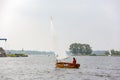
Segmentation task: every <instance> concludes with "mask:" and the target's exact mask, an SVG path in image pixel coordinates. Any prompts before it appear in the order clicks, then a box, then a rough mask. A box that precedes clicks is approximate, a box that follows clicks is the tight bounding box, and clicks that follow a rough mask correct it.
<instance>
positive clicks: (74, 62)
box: [72, 57, 76, 65]
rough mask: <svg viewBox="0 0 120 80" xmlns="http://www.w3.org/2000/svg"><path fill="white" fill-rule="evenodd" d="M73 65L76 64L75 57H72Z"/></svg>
mask: <svg viewBox="0 0 120 80" xmlns="http://www.w3.org/2000/svg"><path fill="white" fill-rule="evenodd" d="M72 64H73V65H76V59H75V57H73V62H72Z"/></svg>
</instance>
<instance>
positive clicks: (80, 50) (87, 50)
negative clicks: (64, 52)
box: [69, 43, 92, 55]
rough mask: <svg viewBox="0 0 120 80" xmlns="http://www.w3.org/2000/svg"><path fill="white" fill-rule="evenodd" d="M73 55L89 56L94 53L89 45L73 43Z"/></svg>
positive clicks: (71, 50)
mask: <svg viewBox="0 0 120 80" xmlns="http://www.w3.org/2000/svg"><path fill="white" fill-rule="evenodd" d="M69 50H70V52H71V53H72V54H75V55H77V54H82V55H83V54H85V55H89V54H91V53H92V49H91V47H90V45H89V44H81V43H72V44H71V45H70V48H69Z"/></svg>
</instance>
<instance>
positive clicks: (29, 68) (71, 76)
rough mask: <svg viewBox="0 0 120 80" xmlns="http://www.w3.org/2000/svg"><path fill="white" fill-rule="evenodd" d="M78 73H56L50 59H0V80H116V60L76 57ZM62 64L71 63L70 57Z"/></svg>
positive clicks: (119, 70)
mask: <svg viewBox="0 0 120 80" xmlns="http://www.w3.org/2000/svg"><path fill="white" fill-rule="evenodd" d="M76 59H77V62H78V63H80V64H81V67H80V69H56V68H55V58H54V56H52V55H51V56H46V55H34V56H33V55H30V56H29V57H21V58H20V57H18V58H17V57H16V58H11V57H7V58H0V80H120V57H108V56H97V57H95V56H80V57H76ZM66 61H68V62H71V61H72V57H70V58H68V59H67V60H66Z"/></svg>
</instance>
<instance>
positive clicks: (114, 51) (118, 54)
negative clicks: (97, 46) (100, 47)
mask: <svg viewBox="0 0 120 80" xmlns="http://www.w3.org/2000/svg"><path fill="white" fill-rule="evenodd" d="M110 54H111V56H120V51H116V50H114V49H112V50H110V51H106V52H105V55H110Z"/></svg>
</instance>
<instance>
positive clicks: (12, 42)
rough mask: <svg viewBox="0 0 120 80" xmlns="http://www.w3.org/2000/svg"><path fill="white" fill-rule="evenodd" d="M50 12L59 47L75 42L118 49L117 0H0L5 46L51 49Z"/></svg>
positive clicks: (119, 7) (0, 31) (119, 15)
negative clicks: (5, 39)
mask: <svg viewBox="0 0 120 80" xmlns="http://www.w3.org/2000/svg"><path fill="white" fill-rule="evenodd" d="M50 16H53V25H54V28H55V32H56V33H55V34H56V38H55V39H56V40H57V45H58V46H59V47H58V48H59V50H61V49H62V50H68V49H69V45H70V44H71V43H75V42H77V43H83V44H84V43H85V44H90V46H91V47H92V49H93V50H106V49H116V50H120V36H119V35H120V0H0V37H1V38H3V37H5V38H7V39H8V40H7V43H6V49H22V48H24V49H25V50H40V51H41V50H42V51H44V50H45V51H50V50H53V45H54V43H53V41H52V40H53V39H52V37H51V29H50V26H51V22H50ZM0 44H1V45H2V44H4V42H3V41H1V42H0Z"/></svg>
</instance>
